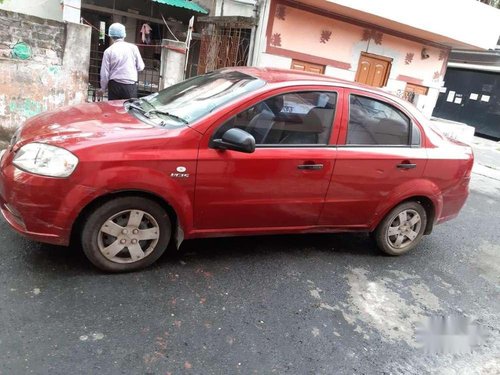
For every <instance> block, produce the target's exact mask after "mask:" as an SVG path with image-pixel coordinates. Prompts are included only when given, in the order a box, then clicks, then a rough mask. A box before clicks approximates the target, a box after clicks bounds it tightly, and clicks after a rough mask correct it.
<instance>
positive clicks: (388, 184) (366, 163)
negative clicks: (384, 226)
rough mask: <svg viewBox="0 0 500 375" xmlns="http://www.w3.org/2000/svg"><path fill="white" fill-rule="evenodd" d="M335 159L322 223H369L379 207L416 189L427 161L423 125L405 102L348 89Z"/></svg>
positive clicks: (363, 226) (366, 225)
mask: <svg viewBox="0 0 500 375" xmlns="http://www.w3.org/2000/svg"><path fill="white" fill-rule="evenodd" d="M345 96H346V100H345V104H344V105H345V107H344V118H343V119H342V127H341V132H340V135H339V141H338V144H339V145H338V151H337V161H336V164H335V170H334V172H333V175H332V181H331V184H330V187H329V190H328V193H327V197H326V200H325V208H324V210H323V213H322V215H321V218H320V221H319V223H320V224H322V225H331V226H335V227H338V228H340V227H346V228H352V229H354V228H359V229H366V228H369V227H371V226H372V224H373V223H374V222H375V221H376V220H378V217H377V214H378V213H379V212H380V210H381V208H384V207H385V208H387V207H392V206H394V205H395V204H397V203H399V202H400V201H401V199H403V197H404V195H405V193H406V191H409V190H410V187H411V190H413V191H415V190H416V188H415V184H417V183H418V179H419V178H420V177H421V176H422V174H423V171H424V169H425V165H426V163H427V152H426V149H425V147H424V146H423V145H422V142H423V139H421V138H422V137H421V135H420V134H421V133H420V128H419V127H418V125H417V124H416V123H415V121H414V120H412V119H411V118H410V117H409V116H408V114H407V113H405V112H404V110H403V108H400V107H399V106H398V105H397V104H396V103H393V102H391V101H389V100H387V99H386V98H384V97H382V96H379V95H376V94H369V93H366V92H364V91H358V90H351V91H350V92H346V93H345Z"/></svg>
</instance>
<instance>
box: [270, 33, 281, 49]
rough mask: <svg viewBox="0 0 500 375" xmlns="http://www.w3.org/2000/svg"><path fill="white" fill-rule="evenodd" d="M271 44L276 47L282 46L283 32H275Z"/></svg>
mask: <svg viewBox="0 0 500 375" xmlns="http://www.w3.org/2000/svg"><path fill="white" fill-rule="evenodd" d="M271 45H272V46H275V47H281V34H280V33H274V34H273V36H272V37H271Z"/></svg>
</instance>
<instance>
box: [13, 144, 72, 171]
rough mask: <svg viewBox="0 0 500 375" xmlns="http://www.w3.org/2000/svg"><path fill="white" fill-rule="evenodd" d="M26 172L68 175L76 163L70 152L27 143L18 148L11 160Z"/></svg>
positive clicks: (45, 145) (54, 147) (49, 146)
mask: <svg viewBox="0 0 500 375" xmlns="http://www.w3.org/2000/svg"><path fill="white" fill-rule="evenodd" d="M12 163H13V164H14V165H15V166H16V167H18V168H19V169H22V170H24V171H26V172H30V173H34V174H39V175H42V176H49V177H68V176H70V175H71V173H73V171H74V170H75V168H76V166H77V165H78V158H77V157H76V156H75V155H73V154H72V153H71V152H69V151H67V150H65V149H63V148H60V147H56V146H51V145H47V144H43V143H29V144H27V145H25V146H23V147H21V148H20V149H19V151H18V152H17V153H16V156H15V157H14V160H13V162H12Z"/></svg>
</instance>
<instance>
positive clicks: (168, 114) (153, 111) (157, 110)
mask: <svg viewBox="0 0 500 375" xmlns="http://www.w3.org/2000/svg"><path fill="white" fill-rule="evenodd" d="M150 114H155V115H164V116H168V117H171V118H173V119H175V120H179V121H181V122H182V123H184V124H186V125H187V124H189V122H188V121H187V120H186V119H184V118H182V117H180V116H177V115H174V114H173V113H170V112H166V111H161V110H159V109H154V108H153V109H150V110H149V111H145V112H144V116H146V117H148V118H149V117H150Z"/></svg>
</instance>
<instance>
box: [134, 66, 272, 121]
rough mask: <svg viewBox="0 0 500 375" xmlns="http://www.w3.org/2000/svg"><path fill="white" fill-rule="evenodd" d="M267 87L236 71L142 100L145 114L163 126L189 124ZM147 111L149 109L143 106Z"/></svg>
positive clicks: (207, 76) (182, 84)
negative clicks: (244, 95) (144, 104)
mask: <svg viewBox="0 0 500 375" xmlns="http://www.w3.org/2000/svg"><path fill="white" fill-rule="evenodd" d="M264 85H265V82H264V81H263V80H261V79H258V78H255V77H252V76H249V75H247V74H244V73H241V72H237V71H215V72H212V73H208V74H204V75H201V76H197V77H193V78H190V79H188V80H186V81H183V82H180V83H178V84H175V85H173V86H170V87H168V88H166V89H165V90H162V91H160V92H158V93H155V94H152V95H149V96H147V97H145V98H143V100H144V101H145V102H146V103H147V104H149V106H150V107H149V106H148V108H144V109H147V111H146V113H147V114H148V115H154V116H157V117H159V118H161V120H162V125H169V126H172V125H176V126H180V125H185V124H190V123H192V122H194V121H196V120H197V119H199V118H201V117H203V116H204V115H206V114H208V113H210V112H211V111H213V110H214V109H216V108H217V107H220V106H222V105H224V104H226V103H227V102H229V101H230V100H232V99H234V98H237V97H239V96H241V95H243V94H245V93H248V92H251V91H253V90H256V89H258V88H260V87H262V86H264ZM143 107H146V106H143Z"/></svg>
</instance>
